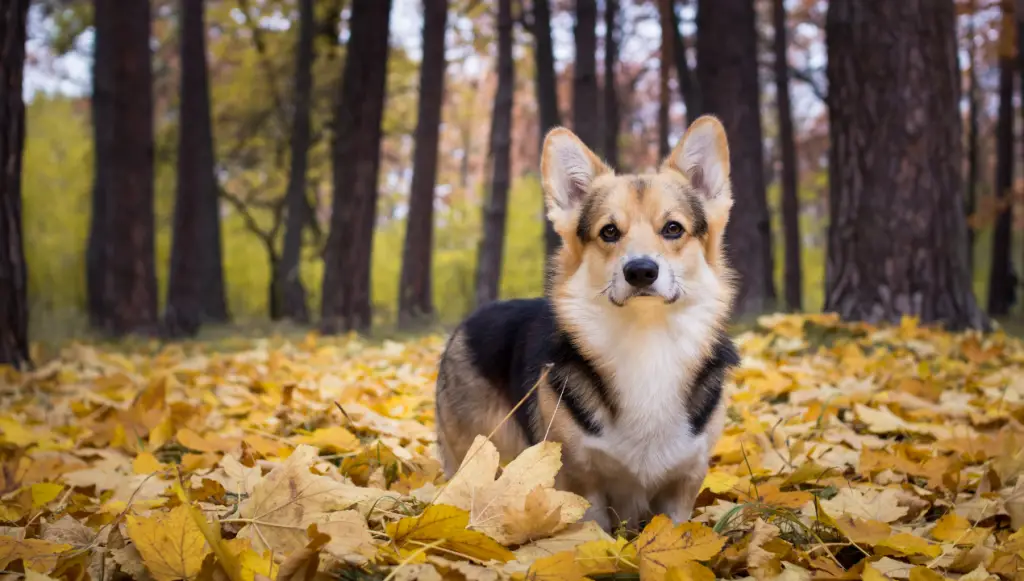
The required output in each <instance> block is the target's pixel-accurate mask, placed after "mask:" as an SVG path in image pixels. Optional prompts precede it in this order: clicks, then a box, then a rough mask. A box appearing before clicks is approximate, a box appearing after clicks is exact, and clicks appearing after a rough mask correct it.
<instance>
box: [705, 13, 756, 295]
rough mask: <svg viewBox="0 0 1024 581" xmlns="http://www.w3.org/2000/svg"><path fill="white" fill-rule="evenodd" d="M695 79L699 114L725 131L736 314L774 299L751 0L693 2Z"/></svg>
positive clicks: (729, 242) (728, 230) (728, 234)
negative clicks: (712, 118)
mask: <svg viewBox="0 0 1024 581" xmlns="http://www.w3.org/2000/svg"><path fill="white" fill-rule="evenodd" d="M697 80H698V82H699V84H700V87H701V97H702V100H703V102H702V107H703V110H702V113H710V114H713V115H717V116H718V117H719V119H720V120H721V121H722V124H723V125H724V126H725V130H726V133H727V134H728V136H729V148H730V154H731V155H730V157H731V173H732V189H733V196H734V198H735V205H734V206H733V209H732V215H731V217H730V219H729V226H728V227H727V228H726V235H725V237H726V242H727V249H728V250H727V251H728V256H729V260H730V261H731V263H732V265H733V267H734V268H735V269H736V271H737V272H738V274H739V292H738V293H737V297H736V313H737V314H739V315H748V314H755V313H760V312H763V311H764V310H766V309H768V308H770V307H771V306H772V305H773V303H774V300H775V285H774V282H773V280H772V278H773V272H772V240H771V229H770V223H769V221H768V204H767V201H766V199H765V184H764V161H763V159H764V153H763V151H762V149H761V140H762V133H761V108H760V102H759V95H760V84H759V82H758V64H757V30H756V27H755V15H754V4H753V2H750V0H699V1H698V8H697Z"/></svg>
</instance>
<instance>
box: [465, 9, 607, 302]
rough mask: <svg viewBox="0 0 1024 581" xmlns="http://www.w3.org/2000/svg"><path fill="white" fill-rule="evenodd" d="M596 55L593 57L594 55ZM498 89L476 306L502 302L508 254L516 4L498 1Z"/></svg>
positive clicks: (477, 277)
mask: <svg viewBox="0 0 1024 581" xmlns="http://www.w3.org/2000/svg"><path fill="white" fill-rule="evenodd" d="M592 54H593V53H591V55H592ZM497 68H498V87H497V90H496V91H495V93H494V112H493V113H492V115H491V143H490V150H489V152H488V160H487V165H488V168H489V169H490V171H491V183H490V187H489V188H488V191H487V194H486V199H485V200H484V220H483V233H484V235H483V240H481V242H480V251H479V253H478V255H477V264H476V304H477V306H478V307H479V306H482V305H485V304H487V303H489V302H492V301H495V300H497V299H498V291H499V288H500V284H501V260H502V255H503V253H504V250H505V218H506V215H507V207H508V190H509V185H510V183H511V176H510V172H511V161H512V160H511V150H512V104H513V101H512V99H513V95H514V93H515V72H516V69H515V62H514V61H513V58H512V0H498V67H497Z"/></svg>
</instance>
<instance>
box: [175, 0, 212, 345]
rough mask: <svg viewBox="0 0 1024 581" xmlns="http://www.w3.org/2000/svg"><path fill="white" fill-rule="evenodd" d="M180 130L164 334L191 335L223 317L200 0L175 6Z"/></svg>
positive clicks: (187, 1)
mask: <svg viewBox="0 0 1024 581" xmlns="http://www.w3.org/2000/svg"><path fill="white" fill-rule="evenodd" d="M181 4H182V5H181V105H180V108H181V113H180V115H181V129H180V132H179V136H178V190H177V199H176V201H175V206H174V239H173V244H172V247H171V271H170V280H169V282H168V289H167V307H166V309H165V312H164V326H165V331H166V332H167V333H169V334H170V335H172V336H190V335H194V334H195V333H196V332H197V331H198V330H199V326H200V324H201V323H203V322H204V321H217V322H219V321H223V320H226V318H227V307H226V301H225V299H224V269H223V264H222V261H221V244H220V216H219V212H218V210H219V205H218V202H217V182H216V178H215V177H214V174H213V172H214V155H213V132H212V122H211V120H210V94H209V81H208V78H207V70H206V26H205V24H204V18H203V0H182V3H181Z"/></svg>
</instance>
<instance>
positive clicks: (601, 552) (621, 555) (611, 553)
mask: <svg viewBox="0 0 1024 581" xmlns="http://www.w3.org/2000/svg"><path fill="white" fill-rule="evenodd" d="M576 561H577V562H578V563H579V564H580V567H581V568H582V569H583V571H584V572H585V573H586V574H587V575H610V574H612V573H619V572H634V573H635V572H636V571H639V564H638V561H639V559H638V556H637V552H636V545H634V544H633V543H630V542H627V541H626V539H624V538H622V537H617V538H615V539H614V540H601V541H590V542H588V543H583V544H582V545H580V546H578V547H576Z"/></svg>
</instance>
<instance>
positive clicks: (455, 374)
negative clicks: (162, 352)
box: [438, 117, 734, 528]
mask: <svg viewBox="0 0 1024 581" xmlns="http://www.w3.org/2000/svg"><path fill="white" fill-rule="evenodd" d="M541 168H542V176H543V186H544V190H545V194H546V198H547V200H546V201H547V206H548V216H549V217H550V218H551V220H552V222H553V224H554V226H555V229H556V231H557V232H558V234H559V235H560V236H561V238H562V241H563V244H562V247H561V249H560V251H559V253H558V255H557V257H556V258H555V267H554V269H553V273H552V276H553V278H552V294H551V297H550V298H551V301H552V304H553V308H554V311H555V313H556V316H557V320H558V324H559V327H560V328H561V329H563V330H565V331H567V332H568V333H569V335H570V336H571V337H573V339H574V343H575V346H576V348H577V349H578V350H579V351H580V353H581V354H582V355H583V356H584V357H585V358H586V359H588V360H589V361H591V362H592V363H593V364H594V365H595V366H596V367H597V369H598V370H599V371H600V372H601V374H602V375H603V376H605V377H611V378H615V377H617V376H618V375H619V374H621V373H625V371H624V370H630V371H631V372H632V373H634V374H638V375H640V376H643V377H646V378H647V379H646V380H645V381H653V380H652V379H651V377H650V376H651V374H652V373H654V372H655V371H657V372H661V370H655V369H652V368H653V367H656V366H657V365H658V364H659V363H658V361H661V360H657V359H656V360H654V361H655V363H653V364H651V365H646V366H645V365H644V364H643V363H642V362H641V363H635V362H633V361H632V359H631V358H632V357H633V356H632V355H630V353H632V352H630V351H629V349H631V348H632V349H634V350H635V349H641V350H640V351H637V352H636V353H638V354H640V355H644V354H645V353H647V352H646V351H644V350H643V349H642V348H643V345H640V346H639V347H638V346H637V345H634V344H633V343H631V342H630V339H629V337H640V338H643V337H648V336H650V337H654V338H652V339H650V341H653V343H651V345H652V349H653V350H655V351H657V353H660V354H662V356H663V358H664V357H668V358H671V361H670V362H669V364H668V365H669V367H670V368H669V369H666V370H665V373H666V374H668V375H669V376H670V377H673V378H674V377H678V380H679V387H678V389H677V390H676V391H675V394H674V396H671V395H670V397H677V398H678V401H682V402H686V401H689V398H690V397H691V395H692V394H691V393H690V392H689V390H690V388H691V386H692V380H693V377H694V375H695V374H696V373H697V371H698V368H699V366H700V365H701V364H702V362H703V359H704V358H706V357H708V356H710V352H709V351H710V348H711V347H712V346H713V344H712V342H711V341H712V338H713V337H714V335H715V333H718V332H719V331H720V330H721V329H722V328H723V327H724V325H725V323H726V319H727V317H728V315H729V309H730V305H731V301H732V298H733V294H734V284H733V273H732V271H731V269H730V268H729V266H728V264H727V263H726V259H725V255H724V252H723V246H722V244H723V236H724V232H725V228H726V224H727V223H728V218H729V211H730V208H731V206H732V192H731V186H730V182H729V180H728V172H729V150H728V145H727V142H726V138H725V133H724V130H723V129H722V126H721V124H720V123H719V122H718V120H717V119H714V118H712V117H702V118H700V119H698V120H697V121H696V122H695V123H694V124H693V125H692V126H691V127H690V129H689V130H688V131H687V133H686V135H685V136H684V138H683V140H682V141H681V142H680V143H679V144H678V145H677V146H676V148H675V149H674V150H673V152H672V154H671V155H670V156H669V157H668V158H667V159H666V160H665V161H664V163H663V164H662V165H661V167H660V168H659V170H658V171H657V172H656V173H651V174H645V175H640V176H637V175H616V174H615V173H614V171H613V170H612V169H611V168H609V167H607V166H606V165H605V164H604V163H603V162H601V160H600V159H599V158H597V156H596V155H594V154H593V153H592V152H591V151H590V150H589V149H587V148H586V147H585V146H583V144H582V143H580V142H579V140H578V139H577V138H576V136H575V135H573V134H572V133H571V132H569V131H568V130H566V129H560V128H559V129H555V130H553V131H552V132H550V133H549V134H548V136H547V137H546V139H545V145H544V151H543V154H542V160H541ZM577 186H578V187H577ZM581 220H582V221H583V223H584V224H586V225H588V227H587V229H586V230H587V231H586V232H585V234H586V236H585V237H584V239H581V238H580V236H578V235H577V229H578V225H579V224H580V223H581ZM668 221H677V222H679V223H680V224H682V225H683V227H684V229H685V231H686V233H685V234H684V235H683V236H682V237H681V238H679V239H675V240H673V239H668V238H666V237H665V236H663V235H662V228H663V226H664V225H665V224H666V223H667V222H668ZM702 222H704V223H706V228H705V227H702V226H701V223H702ZM608 224H614V225H615V226H617V227H618V229H619V231H620V233H621V237H620V238H619V239H618V240H617V241H616V242H614V243H608V242H605V241H602V239H601V238H600V236H599V232H600V231H601V229H602V228H603V227H604V226H606V225H608ZM695 234H699V235H695ZM636 256H651V257H656V259H657V261H658V263H659V265H660V267H661V268H663V269H665V272H668V273H670V274H671V275H672V276H673V277H674V281H673V280H668V281H667V282H665V283H664V284H663V286H664V288H662V289H661V290H659V291H658V292H659V293H660V294H658V295H657V296H654V297H632V298H631V297H629V296H626V295H623V297H625V298H622V297H619V296H616V295H615V294H614V293H624V292H627V291H629V290H630V289H629V287H628V286H624V283H623V282H622V280H621V272H622V265H623V264H624V263H625V262H626V261H627V260H629V259H630V258H631V257H636ZM660 281H661V279H659V284H662V283H661V282H660ZM652 288H654V287H652ZM675 291H678V294H679V296H678V297H676V298H675V300H673V297H674V296H675V295H674V294H673V292H675ZM602 294H604V295H607V297H608V298H607V299H605V298H603V297H601V295H602ZM620 298H622V302H623V305H624V306H622V307H621V308H616V307H611V306H609V303H608V301H609V300H612V299H616V301H617V300H619V299H620ZM616 304H617V303H616ZM681 329H682V330H685V331H686V333H683V334H682V335H679V333H680V330H681ZM687 333H689V334H690V335H692V338H691V337H689V335H687ZM630 334H632V335H630ZM627 335H628V336H629V337H627ZM677 335H678V336H681V337H684V338H687V339H689V340H691V341H692V344H683V345H680V346H679V350H680V351H679V353H681V354H680V355H678V356H676V354H675V352H674V351H673V349H675V346H674V345H672V344H666V340H665V339H657V338H658V337H673V336H677ZM620 336H621V338H622V340H623V341H624V343H622V344H621V345H620V344H617V343H616V341H617V340H618V339H619V338H620ZM641 340H643V339H641ZM686 349H690V350H691V351H692V353H691V352H688V351H686ZM687 353H689V354H687ZM631 365H638V366H639V367H638V368H634V367H631ZM645 374H646V375H645ZM456 379H457V380H456ZM542 381H546V379H544V378H543V376H542ZM442 385H443V386H444V389H441V387H442ZM610 388H611V390H612V392H613V395H614V397H615V398H617V401H620V402H622V408H623V409H622V410H621V412H620V413H621V414H624V415H625V416H624V417H627V418H628V417H639V418H646V417H648V416H649V415H650V414H654V415H655V416H657V412H658V410H657V409H656V407H657V406H654V408H651V404H650V402H646V401H643V400H644V398H648V392H646V391H645V388H644V386H643V385H641V386H638V387H632V386H630V385H629V382H628V381H627V380H626V379H623V380H622V381H619V380H616V381H613V382H612V384H611V385H610ZM661 389H662V391H664V389H663V388H661ZM559 393H560V386H558V385H543V386H541V387H540V388H538V390H537V394H538V405H537V409H538V411H539V414H538V416H539V419H540V421H539V422H537V424H538V425H535V426H532V431H533V432H535V433H534V434H533V439H534V440H541V439H544V438H545V437H546V438H547V439H549V440H554V441H559V442H561V443H562V444H563V446H562V460H563V468H562V470H561V472H560V473H559V475H558V481H557V483H556V484H557V485H558V486H559V487H560V488H562V489H565V490H571V491H573V492H576V493H577V494H580V495H582V496H584V497H586V498H587V499H588V500H590V502H591V504H592V507H591V510H590V511H588V514H587V518H591V519H594V520H596V521H597V522H599V523H600V524H601V525H602V526H604V527H605V528H610V527H611V526H612V525H613V524H614V523H617V522H619V521H625V522H627V523H630V524H632V525H634V526H635V525H636V524H637V523H638V521H639V520H640V519H642V518H643V517H644V516H645V515H649V514H650V513H651V512H652V511H654V512H660V513H665V514H669V515H670V516H671V517H672V518H673V519H674V520H677V521H680V520H686V519H688V518H689V517H690V512H691V510H692V508H693V503H694V501H695V499H696V496H697V492H698V491H699V489H700V485H701V483H702V481H703V478H704V474H705V473H706V470H707V458H708V457H710V452H711V449H712V448H713V447H714V443H715V441H717V439H718V438H719V437H720V435H721V432H722V427H723V425H724V418H725V407H726V406H725V403H724V399H723V401H722V402H720V403H719V404H718V406H717V408H716V409H715V411H714V413H713V415H712V416H711V419H710V421H709V422H708V424H707V427H706V428H705V430H704V432H703V433H702V434H701V435H700V437H699V438H690V439H686V438H681V439H678V441H676V440H673V439H672V438H673V437H672V436H671V435H666V436H665V437H666V438H667V440H666V442H667V443H668V444H670V445H671V446H676V448H677V449H673V450H670V452H671V454H669V455H668V456H666V458H669V459H671V458H676V457H679V458H684V457H685V458H690V456H687V455H686V454H688V452H687V451H688V450H690V449H691V448H692V449H693V450H694V452H693V459H687V460H685V461H679V462H678V463H676V464H669V465H666V466H664V467H660V466H658V467H656V469H655V473H653V474H654V475H653V476H650V475H646V474H644V473H637V474H634V475H632V477H631V475H630V474H629V473H628V472H629V470H630V469H634V470H636V469H639V468H637V467H636V466H633V467H632V468H630V466H632V465H631V464H630V460H631V458H630V453H629V451H628V450H626V451H622V450H618V449H616V448H615V447H614V444H615V442H610V443H608V444H607V445H609V446H612V447H611V448H609V449H607V450H606V449H603V448H602V447H601V446H602V445H603V444H600V443H599V442H598V443H595V442H593V441H590V440H593V439H594V438H593V437H589V436H588V434H586V433H585V432H584V431H583V429H582V428H581V426H580V425H578V424H577V423H576V421H575V420H574V419H573V417H572V416H571V414H569V413H568V411H567V410H566V408H565V406H564V405H562V402H561V401H560V399H559ZM652 397H653V396H652ZM663 397H664V395H663ZM584 405H585V407H587V408H588V411H590V412H593V413H594V414H597V416H598V417H601V418H604V419H605V421H611V418H614V416H615V412H614V411H612V410H609V409H605V408H603V407H602V406H601V405H600V403H599V402H598V401H597V400H596V399H594V400H588V401H586V402H584ZM645 406H646V407H645ZM649 408H650V409H649ZM510 410H511V406H509V405H508V402H507V401H505V400H504V399H502V397H501V396H500V395H499V393H498V391H497V390H496V389H488V385H487V382H486V380H484V379H483V378H482V377H480V376H478V375H476V372H475V371H474V370H473V365H472V363H471V361H470V359H469V355H468V354H467V347H466V345H465V338H464V337H462V336H461V335H460V334H458V333H456V335H455V336H454V337H453V339H452V341H451V343H450V346H449V348H448V350H447V352H446V354H445V358H444V361H443V362H442V368H441V370H440V374H439V389H438V426H439V443H440V447H441V450H442V456H443V458H444V464H445V470H446V473H448V474H449V476H450V475H451V474H452V473H453V471H454V469H455V468H456V467H457V464H458V462H459V461H461V459H462V458H463V456H464V455H465V453H466V451H467V450H468V449H469V445H470V443H471V442H472V440H473V438H474V437H475V436H476V435H477V434H489V433H490V432H491V431H492V430H494V428H495V427H496V426H498V425H499V423H500V422H501V421H502V420H503V419H504V418H506V417H507V416H508V414H509V412H510ZM684 411H685V410H684ZM630 414H633V415H632V416H630ZM638 414H639V415H638ZM645 414H647V415H645ZM623 421H625V422H626V423H625V424H624V425H622V426H619V427H617V428H616V429H617V430H619V431H620V432H622V433H623V434H625V435H627V436H628V435H629V433H630V432H629V430H631V429H634V427H635V429H642V428H644V427H646V426H644V425H643V424H644V422H643V421H637V422H635V423H636V424H638V425H637V426H634V427H631V426H630V425H628V424H629V422H628V421H626V420H623ZM652 422H655V424H657V422H661V424H665V425H669V426H670V425H671V421H669V420H666V419H665V418H661V417H653V419H652ZM666 422H667V423H666ZM655 424H652V425H655ZM661 424H657V425H661ZM623 430H625V431H623ZM638 437H639V436H638ZM588 438H589V439H588ZM649 439H650V438H647V440H649ZM492 440H493V441H494V442H495V444H496V445H497V447H498V448H499V450H500V451H501V454H502V457H503V459H509V458H511V457H514V456H515V455H517V454H518V453H519V452H521V451H522V449H524V448H525V447H526V442H527V438H526V437H525V435H524V434H523V433H522V431H521V429H520V428H519V427H518V425H517V424H516V423H515V422H514V421H512V420H509V421H506V422H505V423H504V425H503V426H502V427H501V429H499V430H498V431H497V432H496V434H495V437H494V438H492ZM690 440H693V441H692V442H691V441H690ZM698 448H699V449H698ZM646 452H647V453H650V454H654V456H652V458H654V460H652V462H655V460H660V457H659V456H657V454H656V452H657V450H646ZM666 462H671V460H666ZM655 463H656V462H655ZM641 468H642V467H641ZM609 507H614V510H609Z"/></svg>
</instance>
